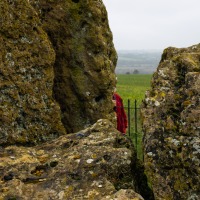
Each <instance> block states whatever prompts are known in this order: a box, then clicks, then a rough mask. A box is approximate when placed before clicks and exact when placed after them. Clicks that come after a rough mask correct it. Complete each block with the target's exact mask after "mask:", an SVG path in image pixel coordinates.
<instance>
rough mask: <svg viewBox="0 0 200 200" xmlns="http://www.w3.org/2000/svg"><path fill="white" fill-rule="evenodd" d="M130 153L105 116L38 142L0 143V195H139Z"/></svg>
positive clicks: (127, 143)
mask: <svg viewBox="0 0 200 200" xmlns="http://www.w3.org/2000/svg"><path fill="white" fill-rule="evenodd" d="M135 155H136V154H135V151H134V148H133V146H132V143H131V140H130V139H128V138H127V137H126V136H124V135H121V134H120V133H119V132H118V131H117V130H116V129H115V127H114V126H113V124H112V123H110V122H109V121H108V120H99V121H98V122H97V123H96V124H94V125H93V126H92V127H89V128H87V129H85V130H83V131H81V132H77V133H75V134H68V135H65V136H60V137H59V138H57V139H55V140H52V141H51V142H47V143H45V144H43V145H38V146H34V147H19V146H7V147H6V148H0V199H1V200H5V199H16V200H19V199H23V200H26V199H27V200H29V199H37V200H39V199H42V200H49V199H55V200H57V199H61V200H62V199H63V200H64V199H68V200H70V199H75V200H77V199H91V200H92V199H95V200H98V199H103V198H104V199H112V198H111V197H113V198H114V199H118V200H121V199H122V198H120V197H123V199H134V198H135V199H138V200H142V199H143V198H142V197H141V196H140V195H139V194H136V193H135V192H134V191H133V189H135V188H136V187H137V185H136V184H137V183H136V182H137V180H135V179H134V177H135V176H134V173H136V172H135V171H134V170H135V167H136V161H137V159H136V156H135ZM121 189H123V190H121ZM117 191H118V192H117ZM116 192H117V193H116ZM108 197H109V198H108ZM125 197H126V198H125Z"/></svg>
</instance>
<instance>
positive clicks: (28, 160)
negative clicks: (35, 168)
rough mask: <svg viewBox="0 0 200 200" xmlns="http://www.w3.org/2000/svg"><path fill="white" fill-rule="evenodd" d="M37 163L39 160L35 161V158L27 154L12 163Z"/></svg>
mask: <svg viewBox="0 0 200 200" xmlns="http://www.w3.org/2000/svg"><path fill="white" fill-rule="evenodd" d="M36 161H37V159H35V158H34V157H32V156H30V155H28V154H25V155H22V157H20V158H17V159H16V160H14V161H13V162H12V163H13V164H20V163H35V162H36Z"/></svg>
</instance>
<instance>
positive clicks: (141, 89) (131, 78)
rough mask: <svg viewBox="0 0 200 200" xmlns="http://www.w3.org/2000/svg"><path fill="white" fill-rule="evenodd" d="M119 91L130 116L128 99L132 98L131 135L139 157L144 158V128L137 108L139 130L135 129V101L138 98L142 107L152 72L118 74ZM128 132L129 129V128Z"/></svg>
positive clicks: (138, 105) (138, 104)
mask: <svg viewBox="0 0 200 200" xmlns="http://www.w3.org/2000/svg"><path fill="white" fill-rule="evenodd" d="M117 78H118V82H117V92H118V94H119V95H120V96H121V97H122V99H123V103H124V107H125V110H126V113H127V116H128V109H127V106H128V99H130V137H131V139H132V140H133V143H134V145H135V147H136V149H137V155H138V158H140V159H142V157H143V156H142V155H143V153H142V136H143V134H142V129H141V123H140V114H139V113H140V111H139V109H137V118H138V120H137V130H136V129H135V109H133V107H134V101H135V100H137V102H138V103H137V107H138V108H139V107H140V104H141V102H142V100H143V99H144V97H145V92H146V91H147V90H148V89H150V83H151V78H152V75H151V74H146V75H145V74H118V75H117ZM127 134H128V130H127Z"/></svg>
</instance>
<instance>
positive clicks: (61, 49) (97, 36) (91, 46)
mask: <svg viewBox="0 0 200 200" xmlns="http://www.w3.org/2000/svg"><path fill="white" fill-rule="evenodd" d="M30 3H31V5H32V6H33V7H34V8H35V10H36V11H37V13H38V16H39V17H40V19H41V22H42V25H43V29H44V30H45V31H46V33H47V34H48V37H49V39H50V41H51V43H52V45H53V48H54V50H55V53H56V60H55V64H54V73H55V80H54V96H55V99H56V100H57V102H58V103H59V105H60V108H61V112H62V122H63V124H64V126H65V128H66V130H67V132H70V133H72V132H77V131H79V130H81V129H84V128H85V127H87V126H89V125H91V124H93V123H95V122H96V121H97V120H98V119H101V118H107V119H110V120H112V119H113V104H112V101H111V100H112V91H113V87H114V86H115V84H116V83H115V82H116V80H115V73H114V70H115V66H116V61H117V55H116V51H115V49H114V46H113V42H112V33H111V31H110V28H109V25H108V18H107V12H106V9H105V6H104V5H103V3H102V1H101V0H98V1H88V0H81V1H80V0H69V1H66V0H59V1H54V0H53V1H52V0H30Z"/></svg>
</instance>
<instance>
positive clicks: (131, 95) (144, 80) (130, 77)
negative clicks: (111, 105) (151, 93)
mask: <svg viewBox="0 0 200 200" xmlns="http://www.w3.org/2000/svg"><path fill="white" fill-rule="evenodd" d="M151 77H152V75H151V74H118V75H117V80H118V81H117V92H118V93H119V94H120V96H121V97H122V98H123V100H124V104H125V105H127V100H128V99H130V100H135V99H137V101H138V102H139V104H140V103H141V101H142V100H143V99H144V96H145V92H146V91H147V90H148V89H150V82H151Z"/></svg>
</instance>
